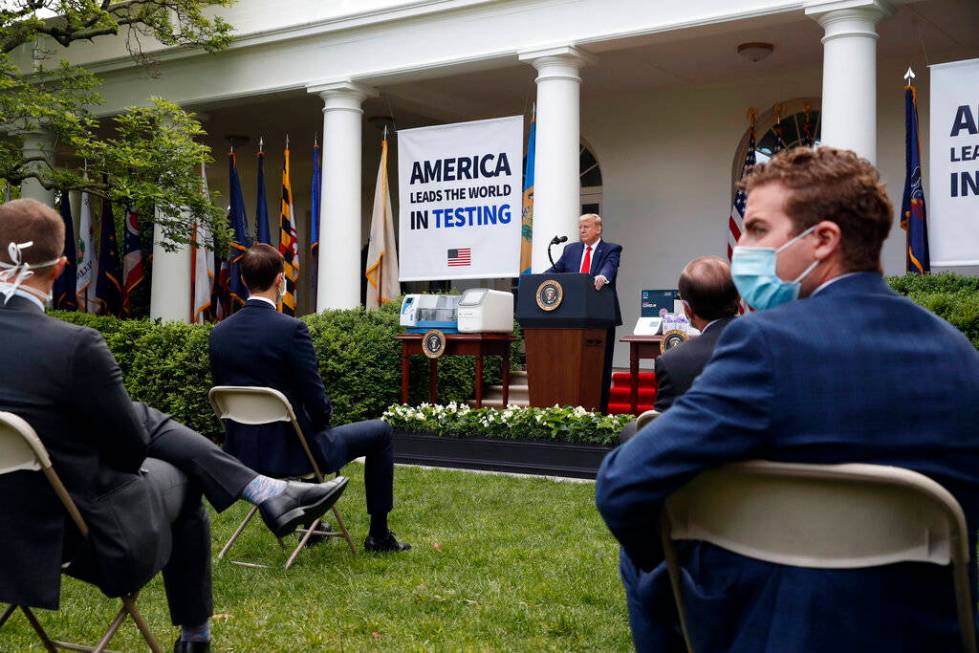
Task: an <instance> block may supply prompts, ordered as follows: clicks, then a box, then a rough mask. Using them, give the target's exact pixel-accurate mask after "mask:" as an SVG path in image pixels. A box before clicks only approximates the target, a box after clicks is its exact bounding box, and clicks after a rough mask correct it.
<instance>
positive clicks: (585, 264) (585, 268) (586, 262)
mask: <svg viewBox="0 0 979 653" xmlns="http://www.w3.org/2000/svg"><path fill="white" fill-rule="evenodd" d="M581 271H582V272H583V273H585V274H588V273H589V272H591V245H589V246H588V249H586V250H585V258H583V259H581Z"/></svg>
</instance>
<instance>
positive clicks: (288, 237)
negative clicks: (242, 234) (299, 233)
mask: <svg viewBox="0 0 979 653" xmlns="http://www.w3.org/2000/svg"><path fill="white" fill-rule="evenodd" d="M279 253H281V254H282V258H284V259H285V270H284V272H285V277H286V292H285V294H284V295H283V296H282V312H283V313H285V314H286V315H295V314H296V283H297V282H298V281H299V242H298V241H297V240H296V223H295V221H294V220H293V216H292V184H291V183H290V182H289V141H288V140H287V141H286V149H285V152H284V153H283V161H282V209H281V211H280V212H279Z"/></svg>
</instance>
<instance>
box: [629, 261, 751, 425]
mask: <svg viewBox="0 0 979 653" xmlns="http://www.w3.org/2000/svg"><path fill="white" fill-rule="evenodd" d="M677 286H678V288H679V290H680V297H681V299H682V301H683V312H684V314H685V315H686V316H687V319H688V320H690V324H692V325H693V326H694V328H696V329H697V330H698V331H700V335H699V336H696V337H694V338H691V339H690V340H687V341H686V342H684V343H683V344H682V345H680V346H679V347H674V348H673V349H671V350H670V351H668V352H666V353H664V354H663V355H662V356H659V357H658V358H657V359H656V403H655V404H653V408H654V409H655V410H658V411H659V412H661V413H662V412H663V411H664V410H666V409H667V408H669V407H670V406H672V405H673V402H674V401H676V399H677V397H679V396H680V395H682V394H683V393H684V392H686V391H687V390H689V389H690V386H691V385H693V381H694V379H696V378H697V377H698V376H700V373H701V372H702V371H703V369H704V365H706V364H707V361H708V360H710V357H711V354H713V353H714V345H715V344H717V339H718V338H719V337H720V335H721V333H722V332H723V331H724V329H726V328H727V325H728V324H730V323H731V321H732V320H734V318H735V317H737V315H738V308H739V302H738V299H739V298H738V290H737V288H735V287H734V280H733V279H731V266H730V265H728V263H727V261H725V260H724V259H722V258H719V257H717V256H701V257H699V258H695V259H694V260H692V261H690V262H689V263H687V264H686V265H685V266H684V268H683V271H682V272H681V273H680V280H679V282H678V283H677ZM635 434H636V422H635V420H633V421H632V422H629V424H627V425H626V426H625V428H624V429H622V433H620V434H619V442H620V443H621V442H625V441H627V440H628V439H629V438H631V437H632V436H634V435H635Z"/></svg>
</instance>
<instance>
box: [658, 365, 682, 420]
mask: <svg viewBox="0 0 979 653" xmlns="http://www.w3.org/2000/svg"><path fill="white" fill-rule="evenodd" d="M676 396H677V392H676V385H675V384H674V383H673V379H672V377H670V366H669V365H668V364H667V363H666V362H665V361H664V360H663V357H662V356H660V357H659V358H657V359H656V403H655V404H654V405H653V408H655V409H656V410H658V411H659V412H661V413H662V412H663V411H664V410H666V409H667V408H669V407H670V406H672V405H673V402H674V401H675V400H676Z"/></svg>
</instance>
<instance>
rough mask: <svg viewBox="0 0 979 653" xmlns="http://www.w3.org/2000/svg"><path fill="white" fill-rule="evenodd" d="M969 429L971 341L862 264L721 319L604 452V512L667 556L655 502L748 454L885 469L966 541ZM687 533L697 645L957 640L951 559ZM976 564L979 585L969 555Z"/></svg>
mask: <svg viewBox="0 0 979 653" xmlns="http://www.w3.org/2000/svg"><path fill="white" fill-rule="evenodd" d="M977 425H979V352H977V351H976V349H975V348H974V347H973V346H972V344H970V343H969V341H968V340H966V338H965V337H964V336H963V335H962V334H961V333H960V332H958V331H957V330H956V329H954V328H953V327H952V326H951V325H949V324H948V323H947V322H944V321H942V320H941V319H939V318H937V317H936V316H935V315H933V314H932V313H929V312H928V311H926V310H924V309H923V308H920V307H918V306H915V305H914V304H913V303H912V302H911V301H910V300H908V299H906V298H903V297H899V296H897V295H895V294H894V293H893V292H892V291H891V290H890V289H889V288H888V287H887V285H886V284H885V283H884V280H883V279H882V278H881V277H880V275H878V274H875V273H862V274H858V275H854V276H849V277H846V278H842V279H840V280H838V281H836V282H835V283H833V284H831V285H829V286H828V287H826V288H825V289H823V290H822V291H821V292H820V293H818V294H817V295H815V296H813V297H810V298H807V299H802V300H798V301H794V302H790V303H788V304H785V305H783V306H780V307H778V308H774V309H771V310H767V311H760V312H757V313H752V314H750V315H746V316H744V317H741V318H738V319H737V320H735V321H734V322H732V323H731V324H730V325H728V327H727V329H725V331H724V333H723V334H721V337H720V339H719V341H718V343H717V346H716V348H715V350H714V356H713V358H712V359H711V361H710V363H708V365H707V367H706V368H705V369H704V371H703V373H702V374H701V375H700V377H699V378H698V379H697V380H696V381H695V382H694V384H693V386H692V387H691V388H690V390H689V391H688V392H687V393H686V394H684V395H683V396H682V397H680V398H679V399H678V400H677V401H676V403H674V404H673V407H672V408H670V410H668V411H666V412H665V413H664V414H663V415H662V416H661V417H660V418H659V419H657V420H655V421H654V422H652V423H651V424H650V425H649V426H647V427H646V428H644V429H643V430H642V431H640V432H639V433H638V434H637V435H636V437H634V438H633V439H632V440H630V441H629V442H628V443H626V444H624V445H622V446H621V447H619V448H617V449H615V450H613V451H612V452H611V453H610V454H609V455H608V456H607V457H606V459H605V461H604V462H603V463H602V467H601V469H600V471H599V475H598V481H597V485H596V496H597V503H598V508H599V510H600V511H601V513H602V516H603V517H604V519H605V522H606V523H607V524H608V527H609V528H610V529H611V531H612V533H613V534H614V535H615V536H616V538H617V539H618V540H619V542H621V543H622V545H623V547H624V549H625V552H626V554H627V555H628V556H629V558H630V559H631V560H632V561H633V562H635V563H636V564H637V565H638V566H639V567H640V568H642V569H646V570H648V569H652V568H654V567H655V566H656V565H657V564H659V563H660V562H661V561H662V551H661V549H660V547H659V545H658V542H659V535H658V529H657V523H658V520H657V518H656V515H657V514H659V512H660V510H661V508H662V506H663V501H664V500H665V499H666V498H667V497H668V496H669V495H670V494H671V493H673V492H674V491H675V490H677V489H678V488H680V487H681V486H682V485H684V484H685V483H686V482H688V481H689V480H690V479H692V478H693V477H694V476H696V475H697V474H698V473H699V472H700V471H702V470H705V469H709V468H712V467H716V466H719V465H723V464H725V463H728V462H732V461H739V460H748V459H766V460H774V461H781V462H803V463H845V462H863V463H874V464H882V465H894V466H898V467H904V468H907V469H912V470H914V471H917V472H920V473H922V474H925V475H926V476H929V477H931V478H932V479H934V480H935V481H937V482H938V483H940V484H942V485H943V486H944V487H946V488H947V489H948V490H949V491H950V492H951V493H952V494H953V495H954V496H955V498H956V499H957V500H958V501H959V503H960V504H961V506H962V508H963V510H964V512H965V516H966V520H967V522H968V529H969V535H970V547H969V550H970V551H975V547H976V543H975V532H976V528H977V525H979V523H977V518H979V435H977ZM690 544H691V545H692V546H690V547H684V549H683V551H682V552H681V556H680V564H681V566H682V567H683V568H684V572H685V574H684V587H683V593H684V597H685V606H686V609H687V617H688V623H689V624H690V625H691V637H692V639H693V644H694V648H695V649H696V650H697V651H700V652H709V651H731V652H734V653H737V652H741V651H745V652H747V651H752V652H756V651H773V652H774V651H829V650H832V651H870V650H874V651H926V650H930V651H939V650H942V651H951V650H956V649H957V647H958V646H959V644H958V635H957V622H956V617H955V608H954V605H955V604H954V597H953V592H952V586H951V575H950V571H949V569H948V568H944V567H938V566H935V565H927V564H923V563H902V564H899V565H887V566H882V567H875V568H869V569H856V570H812V569H803V568H798V567H787V566H779V565H772V564H768V563H764V562H761V561H757V560H751V559H748V558H744V557H741V556H739V555H736V554H733V553H730V552H727V551H724V550H722V549H720V548H717V547H714V546H711V545H709V544H706V543H690ZM973 561H974V558H973ZM970 575H971V577H972V587H973V592H974V591H975V563H974V562H973V564H972V567H971V574H970ZM649 609H651V610H652V609H655V608H654V607H653V606H649Z"/></svg>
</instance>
